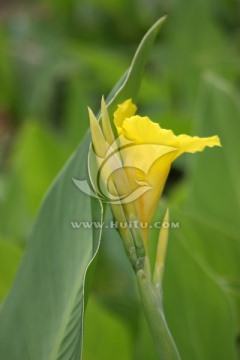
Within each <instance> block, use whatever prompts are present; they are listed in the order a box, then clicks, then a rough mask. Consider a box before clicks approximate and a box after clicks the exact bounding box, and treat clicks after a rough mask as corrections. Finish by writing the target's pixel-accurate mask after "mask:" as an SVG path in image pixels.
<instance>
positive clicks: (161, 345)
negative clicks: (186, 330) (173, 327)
mask: <svg viewBox="0 0 240 360" xmlns="http://www.w3.org/2000/svg"><path fill="white" fill-rule="evenodd" d="M136 275H137V282H138V288H139V292H140V296H141V300H142V305H143V309H144V312H145V316H146V319H147V322H148V325H149V328H150V331H151V334H152V337H153V340H154V343H155V346H156V350H157V354H158V355H159V360H180V356H179V354H178V351H177V348H176V345H175V344H174V341H173V338H172V336H171V334H170V331H169V329H168V326H167V323H166V320H165V317H164V313H163V308H162V297H161V289H159V288H157V287H156V286H155V285H153V284H152V283H151V282H150V281H149V280H148V279H147V278H146V276H145V273H144V271H143V270H139V271H138V272H137V273H136Z"/></svg>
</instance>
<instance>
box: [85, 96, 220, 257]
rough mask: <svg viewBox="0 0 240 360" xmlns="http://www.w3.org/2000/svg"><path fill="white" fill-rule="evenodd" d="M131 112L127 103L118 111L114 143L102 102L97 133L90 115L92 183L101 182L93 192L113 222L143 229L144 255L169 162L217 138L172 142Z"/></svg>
mask: <svg viewBox="0 0 240 360" xmlns="http://www.w3.org/2000/svg"><path fill="white" fill-rule="evenodd" d="M136 111H137V107H136V105H134V104H133V103H132V100H131V99H128V100H126V101H125V102H124V103H122V104H120V105H118V108H117V109H116V111H115V113H114V124H115V126H116V130H117V133H118V137H117V139H115V138H114V132H113V131H112V127H111V123H110V120H109V117H108V113H107V108H106V105H105V102H104V100H102V128H101V126H100V124H99V123H98V121H97V120H96V118H95V117H94V115H93V114H92V112H91V111H90V113H89V115H90V125H91V132H92V140H93V147H94V150H95V156H96V158H97V164H98V165H97V166H98V168H97V169H96V176H95V177H96V178H98V179H99V178H100V179H101V182H99V184H100V185H101V186H100V185H99V184H98V183H96V184H95V186H94V187H95V188H97V187H101V188H100V189H99V194H100V197H101V198H102V199H103V201H107V202H109V203H111V205H112V209H113V212H114V214H115V216H116V217H117V214H118V213H119V218H122V216H123V214H124V218H125V219H126V220H127V221H129V219H137V220H138V221H139V223H140V224H144V226H143V227H142V229H141V232H142V239H143V242H144V246H145V249H146V250H147V237H148V224H149V223H150V221H151V218H152V216H153V213H154V211H155V209H156V205H157V202H158V201H159V199H160V197H161V195H162V192H163V188H164V185H165V182H166V180H167V177H168V174H169V171H170V167H171V164H172V162H173V161H174V160H175V159H176V158H177V157H178V156H180V155H181V154H183V153H184V152H190V153H194V152H197V151H202V150H204V149H205V147H207V146H208V147H213V146H221V144H220V140H219V138H218V136H212V137H208V138H199V137H197V136H193V137H191V136H188V135H179V136H176V135H175V134H174V133H173V132H172V131H171V130H166V129H162V128H161V127H160V125H159V124H157V123H154V122H152V121H151V120H150V119H149V118H148V117H146V116H144V117H142V116H139V115H135V114H136ZM106 199H107V200H106ZM120 214H122V215H121V216H120ZM117 220H118V219H117ZM146 224H147V225H146Z"/></svg>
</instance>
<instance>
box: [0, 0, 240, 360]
mask: <svg viewBox="0 0 240 360" xmlns="http://www.w3.org/2000/svg"><path fill="white" fill-rule="evenodd" d="M166 13H167V14H168V15H169V16H168V20H167V22H166V24H165V25H164V27H163V29H162V30H161V35H160V38H159V39H158V41H157V43H156V44H155V47H154V49H153V52H152V56H151V59H150V61H149V64H148V68H147V72H146V74H145V76H144V79H143V84H142V87H141V91H140V96H139V103H138V107H139V111H140V113H142V114H147V115H149V116H150V117H151V118H152V120H154V121H159V122H160V123H161V125H162V126H163V127H166V128H171V129H173V130H174V131H175V132H176V133H178V134H180V133H188V134H191V135H193V134H196V135H202V136H204V135H205V136H210V135H214V134H218V135H219V136H220V137H221V139H222V142H223V149H222V151H223V153H222V155H219V154H220V152H219V150H218V152H217V151H215V150H213V155H210V151H209V155H210V156H209V157H208V154H207V156H205V157H203V158H201V157H200V155H201V154H200V155H199V156H198V155H196V161H195V158H194V159H193V160H192V159H191V160H189V158H188V157H187V156H186V157H184V158H183V159H179V161H178V162H177V163H176V164H175V165H174V167H173V171H172V172H171V174H170V179H169V183H168V185H167V187H166V191H165V195H166V196H167V198H168V201H169V202H170V208H172V209H173V215H172V216H173V218H175V219H177V220H178V221H181V224H183V226H182V225H181V230H179V232H178V233H177V234H173V235H172V242H170V247H169V253H168V259H167V261H168V262H167V264H168V263H169V267H167V270H166V280H165V283H166V285H165V286H166V289H165V292H166V305H165V307H166V312H167V319H168V321H169V324H170V328H171V330H172V332H173V335H174V336H175V339H176V342H177V345H178V346H179V348H180V351H181V353H182V355H183V358H184V359H189V360H190V359H208V358H209V359H215V358H216V359H234V358H236V356H237V355H236V354H237V350H236V349H237V344H238V346H239V338H240V332H239V329H240V316H239V308H240V305H239V304H240V302H239V298H240V292H239V288H240V281H239V277H240V271H239V269H238V263H239V262H240V261H239V259H240V257H239V250H240V248H239V243H240V237H239V209H240V206H239V203H240V201H239V199H240V195H239V185H238V181H239V177H240V171H239V170H240V169H239V164H240V145H239V135H240V117H239V114H240V112H239V109H238V97H239V94H238V91H239V84H240V62H239V52H240V46H239V44H240V3H239V1H238V0H195V1H192V0H182V1H180V0H171V1H169V0H162V1H157V0H134V1H126V0H121V1H120V0H115V1H112V0H89V1H87V0H85V1H81V0H60V1H59V0H44V1H33V0H32V1H20V0H18V1H1V4H0V297H1V299H3V298H4V297H5V295H6V293H7V291H8V289H9V286H10V284H11V282H12V280H13V277H14V275H15V272H16V269H17V267H18V264H19V261H20V259H21V256H22V254H23V252H24V249H25V246H26V243H27V240H28V237H29V233H30V231H31V228H32V225H33V221H34V219H35V217H36V214H37V211H38V209H39V206H40V203H41V201H42V199H43V196H44V194H45V193H46V191H47V189H48V187H49V185H50V184H51V182H52V180H53V179H54V177H55V176H56V175H57V173H58V172H59V170H60V169H61V167H62V166H63V165H64V163H65V162H66V160H67V159H68V157H69V156H70V155H71V153H72V152H73V151H74V149H75V148H76V146H77V145H78V144H79V142H80V141H81V139H82V137H83V135H84V134H85V132H86V130H87V128H88V116H87V106H90V107H91V108H92V109H93V110H95V112H97V111H98V108H99V104H100V99H101V96H102V95H105V96H107V94H108V93H109V91H110V90H111V88H112V87H113V86H114V84H115V83H116V82H117V80H118V79H119V78H120V76H121V75H122V74H123V73H124V72H125V71H126V69H127V68H128V66H129V63H130V60H131V58H132V56H133V54H134V51H135V49H136V47H137V44H138V43H139V41H140V39H141V38H142V36H143V34H144V33H145V32H146V30H147V29H148V28H149V27H150V26H151V25H152V24H153V22H154V21H156V20H157V19H158V18H159V17H161V16H162V15H164V14H166ZM183 209H184V210H183ZM174 240H178V245H171V243H173V242H174ZM174 246H175V247H176V249H177V252H176V249H175V251H174V252H173V251H172V250H171V249H172V247H174ZM178 247H179V249H178ZM185 252H186V254H188V255H186V254H185ZM171 254H173V256H170V255H171ZM177 254H180V255H179V257H180V258H181V262H180V261H179V259H178V256H177ZM181 254H182V255H181ZM175 257H176V259H175ZM183 259H184V263H183ZM190 259H191V260H190ZM191 261H192V262H191ZM173 263H174V264H173ZM176 264H177V265H176ZM196 264H197V265H196ZM98 266H99V268H98V269H99V271H98V272H97V276H96V277H95V280H94V285H93V291H92V296H91V297H90V300H89V307H88V310H87V315H86V334H85V349H84V351H85V353H84V359H85V360H95V359H110V358H113V354H114V358H115V359H118V358H119V359H123V358H124V359H132V358H134V359H136V360H137V359H144V358H146V357H147V358H148V359H150V360H151V359H155V356H156V355H155V354H154V351H153V350H152V344H151V339H150V336H149V334H148V332H147V330H146V324H145V322H144V319H143V318H142V315H141V313H140V311H139V303H138V297H137V295H136V289H135V288H134V286H133V282H132V279H131V269H130V266H129V265H128V263H127V260H126V259H125V255H124V253H123V250H122V247H121V244H120V241H119V239H118V240H117V241H116V242H113V241H111V240H109V239H108V236H107V234H105V236H104V237H103V244H102V248H101V250H100V256H99V262H98ZM196 266H197V268H196ZM123 269H124V271H126V273H127V275H126V276H124V272H123ZM109 272H110V274H109ZM178 276H179V279H180V280H179V279H178ZM116 279H117V280H116ZM183 279H184V280H185V281H183ZM199 279H201V282H200V283H197V281H198V280H199ZM178 280H179V281H178ZM172 281H175V282H176V292H177V294H178V295H177V296H176V293H175V292H174V287H173V286H172V287H171V286H170V285H168V284H171V282H172ZM203 285H204V286H205V288H203ZM189 289H190V290H189ZM207 289H209V291H207ZM204 292H206V296H205V297H204V299H205V302H204V301H203V302H202V300H201V298H199V296H201V294H203V293H204ZM219 292H220V293H221V294H220V295H219ZM167 299H174V300H172V303H171V302H168V301H167ZM194 302H195V304H197V303H198V302H199V304H202V303H204V304H205V305H204V306H206V308H204V307H203V308H201V307H200V308H198V307H197V305H196V307H195V308H194V306H193V307H192V308H191V306H190V305H192V304H193V303H194ZM225 302H227V305H226V303H225ZM186 304H188V305H186ZM214 304H215V305H214ZM216 304H218V305H219V307H218V306H217V305H216ZM229 304H230V305H229ZM184 306H185V307H188V309H189V308H190V310H189V318H191V320H189V318H188V319H187V318H186V313H187V312H184V311H183V309H184ZM199 306H201V305H199ZM228 306H229V307H228ZM197 309H200V310H199V312H200V314H197ZM203 311H206V313H204V315H203ZM207 311H209V312H210V313H211V316H212V314H213V315H214V323H211V324H210V325H209V323H208V321H207V320H206V319H207V317H208V315H207ZM179 314H180V315H179ZM181 314H182V315H181ZM204 316H205V317H206V319H205V318H204ZM203 318H204V319H205V320H206V321H205V320H203ZM218 318H220V319H221V320H220V323H221V324H225V325H224V326H225V328H224V329H223V331H222V333H221V336H222V337H218V341H220V342H221V341H222V339H223V338H224V339H225V340H224V341H223V345H221V343H219V354H218V355H217V354H216V353H213V354H211V346H212V345H211V344H210V343H211V336H210V334H211V333H214V331H215V327H217V326H218ZM193 323H195V324H196V328H189V329H188V334H189V333H191V332H193V333H194V332H195V334H196V333H197V334H199V339H197V340H196V338H197V336H195V337H194V336H193V338H194V340H193V339H192V340H191V338H189V336H187V337H186V336H184V329H185V327H188V324H193ZM207 326H212V327H210V328H208V330H206V327H207ZM203 334H206V339H203ZM208 335H209V336H210V339H209V338H208ZM226 335H227V339H226ZM212 341H216V340H212ZM93 343H94V346H93ZM208 343H209V349H210V350H209V351H207V350H206V347H207V346H208ZM222 347H224V349H222ZM213 348H214V349H215V347H213ZM116 349H117V350H116ZM233 349H234V350H233ZM205 350H206V351H205ZM106 351H107V352H106ZM133 354H134V355H133ZM206 354H208V355H206ZM211 355H212V356H211ZM144 356H145V357H144Z"/></svg>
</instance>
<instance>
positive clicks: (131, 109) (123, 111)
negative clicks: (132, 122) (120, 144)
mask: <svg viewBox="0 0 240 360" xmlns="http://www.w3.org/2000/svg"><path fill="white" fill-rule="evenodd" d="M136 111H137V107H136V105H134V104H133V103H132V99H128V100H126V101H124V103H122V104H120V105H118V108H117V110H116V111H115V113H114V124H115V126H116V128H117V132H118V135H120V134H121V133H122V123H123V121H124V120H125V119H126V118H128V117H131V116H133V115H134V114H135V112H136Z"/></svg>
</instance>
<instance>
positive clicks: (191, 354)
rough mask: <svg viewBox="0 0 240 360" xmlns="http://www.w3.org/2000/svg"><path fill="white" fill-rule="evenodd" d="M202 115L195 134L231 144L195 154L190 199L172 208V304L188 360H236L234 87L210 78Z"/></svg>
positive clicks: (174, 328)
mask: <svg viewBox="0 0 240 360" xmlns="http://www.w3.org/2000/svg"><path fill="white" fill-rule="evenodd" d="M196 117H197V118H196V120H197V121H196V127H197V129H196V130H195V131H194V133H195V134H197V135H200V136H210V135H214V134H217V135H219V137H220V139H221V142H222V145H223V147H222V148H213V149H207V150H206V151H204V152H203V153H199V154H196V155H194V156H193V158H192V161H191V163H190V164H191V165H192V166H190V177H189V181H188V197H187V201H186V202H185V204H184V205H183V206H182V207H181V208H176V209H173V206H170V208H172V210H173V211H172V212H171V220H173V221H178V222H179V229H172V231H170V234H171V236H170V241H169V251H168V255H167V260H166V276H165V279H164V290H165V292H164V299H165V302H164V305H165V306H164V307H165V310H166V317H167V322H168V324H169V327H170V330H171V332H172V334H173V336H174V339H175V341H176V344H177V346H178V348H179V351H180V353H181V355H182V358H184V359H199V360H200V359H209V360H210V359H212V358H213V357H214V358H217V359H223V360H228V359H229V360H230V359H231V360H233V359H236V358H238V356H237V343H238V341H237V339H238V336H239V335H238V334H239V331H240V312H239V309H240V306H239V304H240V301H239V294H238V289H239V285H240V281H239V279H240V268H239V254H240V241H239V232H240V227H239V205H240V201H239V180H238V179H239V176H240V167H239V160H238V157H239V153H240V146H239V133H240V108H239V104H238V98H237V94H236V92H235V91H234V89H233V88H232V86H230V85H229V84H228V83H227V82H226V81H224V80H223V79H221V78H218V77H216V76H215V75H213V74H206V75H205V76H204V81H203V84H202V86H201V90H200V94H199V101H198V106H197V109H196ZM187 156H188V157H190V156H191V155H187ZM189 160H190V159H189ZM238 351H239V350H238ZM213 354H214V355H213Z"/></svg>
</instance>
